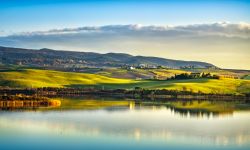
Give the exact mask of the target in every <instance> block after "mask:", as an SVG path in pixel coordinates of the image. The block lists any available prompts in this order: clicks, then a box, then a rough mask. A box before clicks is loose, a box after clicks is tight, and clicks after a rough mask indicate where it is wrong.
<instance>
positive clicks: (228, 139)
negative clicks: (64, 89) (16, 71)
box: [0, 98, 250, 150]
mask: <svg viewBox="0 0 250 150" xmlns="http://www.w3.org/2000/svg"><path fill="white" fill-rule="evenodd" d="M60 100H61V102H62V103H61V106H57V107H48V108H44V107H43V108H32V109H31V108H23V109H21V108H18V109H2V110H1V111H0V146H1V148H0V149H2V150H5V149H15V150H16V149H30V150H31V149H32V150H33V149H43V150H44V149H81V150H82V149H102V150H106V149H107V150H110V149H118V150H122V149H124V150H128V149H135V150H138V149H142V150H147V149H150V150H151V149H152V150H158V149H164V150H166V149H170V150H175V149H176V150H180V149H185V150H187V149H190V150H194V149H197V150H201V149H213V150H214V149H232V150H237V149H248V150H249V149H250V106H249V104H246V103H240V102H238V103H232V102H211V101H205V102H204V101H189V102H183V101H181V102H176V101H175V102H172V101H171V102H152V101H149V102H143V103H142V102H139V103H138V102H135V101H133V100H106V99H105V100H100V99H98V100H97V99H81V98H74V99H70V98H60Z"/></svg>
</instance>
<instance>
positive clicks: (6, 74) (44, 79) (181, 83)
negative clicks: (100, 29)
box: [0, 69, 250, 94]
mask: <svg viewBox="0 0 250 150" xmlns="http://www.w3.org/2000/svg"><path fill="white" fill-rule="evenodd" d="M0 85H1V86H9V87H95V88H105V89H118V88H123V89H133V88H134V87H142V88H148V89H173V90H188V91H193V92H198V91H201V92H204V93H224V94H225V93H235V94H240V93H250V81H249V80H243V79H220V80H218V79H205V78H204V79H188V80H168V81H156V80H132V79H121V78H112V77H107V76H102V75H96V74H90V73H72V72H61V71H52V70H38V69H22V70H5V71H1V73H0Z"/></svg>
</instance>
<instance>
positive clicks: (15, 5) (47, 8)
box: [0, 0, 250, 33]
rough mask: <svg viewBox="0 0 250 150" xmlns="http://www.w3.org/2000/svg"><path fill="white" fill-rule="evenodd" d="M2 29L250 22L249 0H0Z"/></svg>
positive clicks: (22, 29) (18, 30) (21, 29)
mask: <svg viewBox="0 0 250 150" xmlns="http://www.w3.org/2000/svg"><path fill="white" fill-rule="evenodd" d="M0 3H1V4H0V20H1V23H0V31H1V32H7V33H9V32H22V31H36V30H48V29H53V28H56V29H57V28H68V27H79V26H101V25H110V24H143V25H152V24H154V25H165V24H168V25H169V24H171V25H184V24H195V23H212V22H219V21H229V22H233V23H238V22H250V15H249V14H250V1H246V0H209V1H204V0H200V1H198V0H172V1H167V0H0Z"/></svg>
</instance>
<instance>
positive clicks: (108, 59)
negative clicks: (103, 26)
mask: <svg viewBox="0 0 250 150" xmlns="http://www.w3.org/2000/svg"><path fill="white" fill-rule="evenodd" d="M0 64H5V65H24V66H30V67H47V68H84V67H97V68H103V67H121V66H124V65H139V64H144V65H148V66H154V67H155V66H164V67H168V68H180V67H187V66H193V67H196V68H206V67H214V65H212V64H209V63H206V62H198V61H182V60H172V59H165V58H158V57H145V56H132V55H129V54H123V53H107V54H99V53H92V52H74V51H58V50H51V49H40V50H33V49H21V48H10V47H0Z"/></svg>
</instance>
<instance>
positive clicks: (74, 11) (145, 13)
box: [0, 0, 250, 69]
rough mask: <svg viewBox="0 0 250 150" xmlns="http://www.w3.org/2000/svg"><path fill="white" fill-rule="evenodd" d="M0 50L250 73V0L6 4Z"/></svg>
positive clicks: (0, 14) (32, 0) (1, 9)
mask: <svg viewBox="0 0 250 150" xmlns="http://www.w3.org/2000/svg"><path fill="white" fill-rule="evenodd" d="M0 2H1V5H0V20H1V23H0V46H9V47H22V48H31V49H40V48H51V49H58V50H76V51H93V52H99V53H107V52H116V53H129V54H133V55H145V56H158V57H164V58H169V59H180V60H195V61H205V62H209V63H212V64H214V65H216V66H219V67H222V68H235V69H250V59H249V58H250V44H249V43H250V24H249V23H250V1H248V0H221V1H215V0H211V1H199V0H190V1H184V0H176V1H163V0H154V1H153V0H135V1H132V0H125V1H119V0H118V1H115V0H92V1H90V0H54V1H52V0H25V1H24V0H11V1H10V0H8V1H7V0H0Z"/></svg>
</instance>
